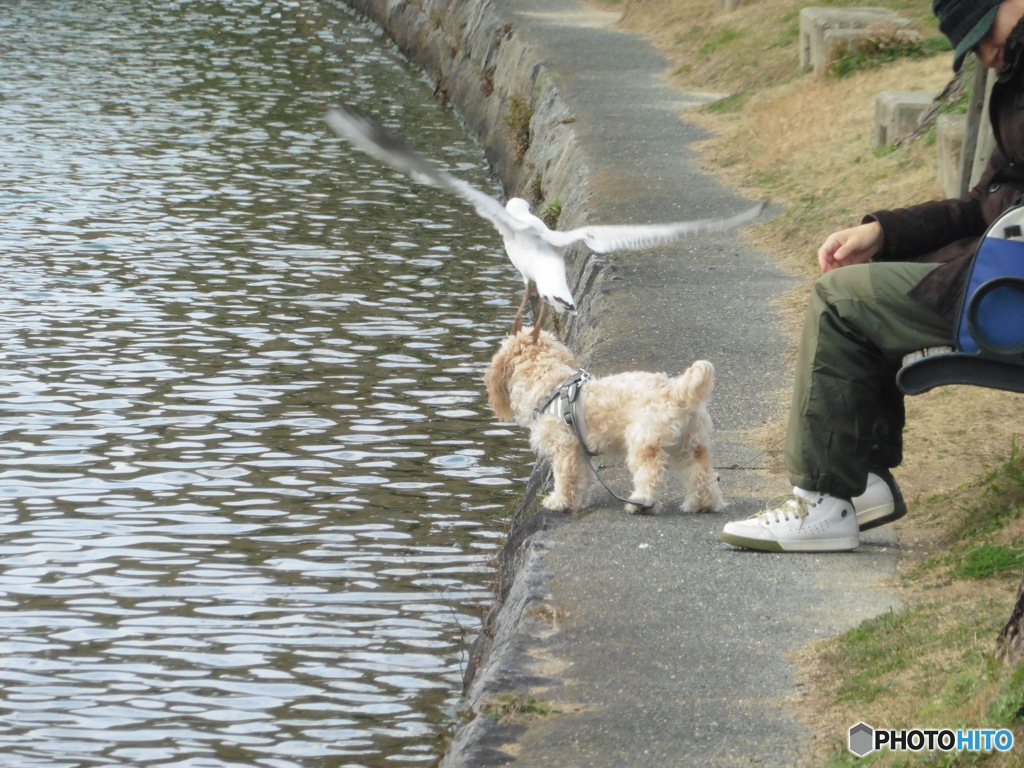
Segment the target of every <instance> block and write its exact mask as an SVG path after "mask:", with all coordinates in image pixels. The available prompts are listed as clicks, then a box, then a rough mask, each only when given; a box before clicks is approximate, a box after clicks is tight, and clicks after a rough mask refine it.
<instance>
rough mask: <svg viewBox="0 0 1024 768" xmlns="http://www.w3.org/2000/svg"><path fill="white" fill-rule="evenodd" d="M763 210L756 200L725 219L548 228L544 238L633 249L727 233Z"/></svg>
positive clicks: (559, 242) (595, 248)
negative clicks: (563, 228)
mask: <svg viewBox="0 0 1024 768" xmlns="http://www.w3.org/2000/svg"><path fill="white" fill-rule="evenodd" d="M763 210H764V203H758V204H757V205H754V206H752V207H750V208H748V209H747V210H745V211H742V212H740V213H737V214H736V215H734V216H727V217H724V218H715V219H697V220H695V221H680V222H677V223H675V224H637V225H631V224H622V225H614V224H613V225H592V226H586V227H580V228H579V229H570V230H566V231H565V232H557V231H551V232H550V233H549V234H548V235H546V236H545V238H546V239H547V240H548V242H550V243H551V244H552V245H556V246H560V247H565V246H567V245H571V244H572V243H575V242H579V241H581V240H582V241H583V242H584V243H586V245H587V247H588V248H590V249H591V250H592V251H595V252H597V253H610V252H612V251H636V250H641V249H643V248H652V247H654V246H656V245H665V244H666V243H671V242H673V241H674V240H680V239H682V238H684V237H695V236H697V235H706V234H710V233H712V232H728V231H729V230H732V229H736V228H737V227H742V226H743V225H744V224H749V223H750V222H752V221H754V219H756V218H757V217H758V216H760V215H761V212H762V211H763Z"/></svg>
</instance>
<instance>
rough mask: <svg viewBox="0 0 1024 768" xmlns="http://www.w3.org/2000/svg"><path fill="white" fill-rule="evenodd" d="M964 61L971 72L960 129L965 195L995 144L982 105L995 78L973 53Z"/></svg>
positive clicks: (962, 188)
mask: <svg viewBox="0 0 1024 768" xmlns="http://www.w3.org/2000/svg"><path fill="white" fill-rule="evenodd" d="M968 62H969V63H970V66H971V67H972V68H973V70H974V74H973V77H972V78H971V90H970V96H969V97H968V102H967V129H966V130H965V131H964V143H963V151H962V152H961V153H960V194H961V195H965V194H966V193H967V192H968V191H969V190H970V189H971V188H972V187H973V186H974V185H975V184H976V183H977V181H978V179H979V178H980V176H981V173H982V171H984V170H985V165H986V164H987V163H988V158H989V155H991V154H992V148H993V147H994V146H995V138H994V137H993V135H992V124H991V123H990V122H989V120H988V111H987V110H986V109H985V106H986V105H987V104H988V96H989V93H991V91H992V84H993V83H994V82H995V79H994V77H992V72H991V71H990V70H989V69H987V68H986V67H983V66H982V65H981V62H979V61H978V59H977V58H976V57H975V56H973V55H971V56H970V57H969V58H968Z"/></svg>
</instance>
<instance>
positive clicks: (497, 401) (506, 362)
mask: <svg viewBox="0 0 1024 768" xmlns="http://www.w3.org/2000/svg"><path fill="white" fill-rule="evenodd" d="M506 346H507V345H505V344H502V346H501V349H499V350H498V351H497V352H495V353H494V357H492V358H491V367H490V368H488V369H487V373H485V374H484V386H485V387H487V402H488V403H489V404H490V406H491V410H492V411H494V415H495V416H497V417H498V418H499V419H501V421H512V420H513V418H514V416H515V414H514V413H513V412H512V401H511V399H510V397H509V391H508V384H509V381H511V379H512V373H513V371H515V365H513V363H512V355H510V354H509V353H508V350H507V349H506Z"/></svg>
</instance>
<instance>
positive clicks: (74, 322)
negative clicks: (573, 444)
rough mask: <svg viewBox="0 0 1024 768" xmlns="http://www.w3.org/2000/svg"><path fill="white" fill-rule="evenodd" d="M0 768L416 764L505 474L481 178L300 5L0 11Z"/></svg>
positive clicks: (313, 8)
mask: <svg viewBox="0 0 1024 768" xmlns="http://www.w3.org/2000/svg"><path fill="white" fill-rule="evenodd" d="M0 73H2V75H0V157H2V159H3V162H2V163H0V280H2V284H3V290H2V293H0V765H2V766H13V767H14V768H22V767H23V766H25V767H30V766H31V767H34V766H40V767H42V766H45V767H46V768H55V767H57V766H192V767H194V768H198V767H200V766H201V767H202V768H220V767H221V766H268V767H270V768H288V767H291V766H329V767H331V768H333V767H334V766H396V765H402V766H406V765H428V764H429V763H430V762H431V761H432V760H434V759H435V758H436V755H437V752H438V749H439V747H438V737H439V734H441V733H442V732H443V730H444V729H445V728H446V727H447V726H448V725H449V724H450V721H451V710H452V708H453V705H454V704H455V703H456V701H457V697H458V691H459V685H460V678H461V674H462V669H463V666H464V664H465V661H466V648H465V643H466V640H467V638H468V636H471V635H472V634H473V633H475V632H476V631H477V627H478V625H479V612H480V609H481V607H482V606H483V604H485V603H486V602H488V601H489V599H490V595H491V593H490V582H491V579H492V571H491V563H490V560H491V558H492V556H493V555H494V553H495V551H496V549H497V548H498V547H499V546H500V543H501V539H502V536H503V535H504V532H505V524H504V523H505V521H504V520H503V519H502V515H503V514H504V513H505V511H506V510H507V509H508V508H509V507H510V506H511V503H512V501H513V500H514V499H515V498H517V497H518V494H519V491H520V481H521V480H522V478H523V476H524V475H526V474H527V473H528V467H529V464H530V458H529V456H528V454H527V453H526V452H525V451H526V446H525V438H524V437H523V436H520V435H519V434H518V433H516V434H512V433H511V432H510V431H509V430H506V429H504V428H501V427H496V426H495V425H494V423H493V418H492V417H491V416H490V414H489V412H488V410H487V407H486V399H485V396H484V393H483V388H482V385H481V383H480V376H481V374H482V372H483V370H484V368H485V366H486V362H487V360H488V359H489V357H490V354H491V352H492V351H493V348H494V346H495V344H496V341H497V340H498V339H499V338H500V336H501V335H502V334H503V333H504V331H505V329H506V328H507V326H508V324H509V322H510V319H511V315H512V313H513V311H514V309H515V305H516V303H517V299H518V292H519V290H520V281H519V278H518V276H517V275H516V273H515V272H514V270H513V269H512V267H511V266H510V265H509V264H508V262H507V260H506V259H505V257H504V255H503V253H502V251H501V246H500V241H498V239H497V237H496V235H495V233H494V232H493V230H491V229H490V228H489V227H487V226H486V225H484V224H482V222H480V221H479V220H478V219H477V218H476V216H474V215H473V214H472V212H471V211H470V210H469V209H468V208H467V207H466V206H464V205H462V204H461V203H459V202H458V201H455V200H453V199H451V198H449V197H448V196H446V195H444V194H443V193H440V192H434V191H432V190H429V189H426V188H424V187H411V186H409V185H408V184H407V183H406V180H405V179H404V178H403V177H401V176H399V175H396V174H393V173H390V172H388V171H385V170H384V169H382V168H381V167H380V166H379V165H377V164H376V163H375V162H374V161H372V160H370V159H369V158H366V157H365V156H362V155H359V156H353V154H352V153H351V151H350V150H349V149H348V147H347V145H345V144H344V143H343V142H341V141H340V140H339V139H337V138H336V137H335V136H333V135H332V134H331V133H330V131H329V130H328V129H327V128H326V126H325V124H324V122H323V119H322V118H323V114H324V112H325V111H326V108H327V107H328V106H329V105H330V104H331V103H334V102H337V101H345V102H349V103H354V104H356V105H359V106H361V107H363V108H364V109H366V110H368V111H371V112H373V113H375V114H377V115H379V116H381V117H382V118H383V119H384V120H385V121H386V122H389V123H391V124H392V125H393V126H395V127H400V128H401V130H403V131H406V132H413V136H414V137H415V142H414V143H416V144H417V145H418V146H420V147H421V148H423V149H425V150H426V151H428V152H430V153H431V154H433V155H434V156H435V157H437V158H438V159H439V160H441V161H442V162H443V163H444V164H445V165H446V166H447V167H449V168H451V169H453V170H455V171H456V172H457V173H458V174H459V175H461V176H462V177H464V178H466V179H467V180H470V181H471V182H473V183H474V184H477V185H481V186H484V187H485V188H490V189H491V190H492V191H496V188H495V187H494V185H493V184H492V182H490V181H489V180H488V178H487V175H486V169H485V167H484V164H483V161H482V155H481V153H480V151H479V150H478V148H477V147H476V146H475V145H473V144H472V143H471V142H469V141H468V140H467V139H466V138H465V136H464V135H463V133H462V132H461V130H460V129H459V126H458V124H457V123H456V121H455V120H454V119H453V118H452V117H451V115H449V114H447V113H445V112H444V111H442V110H441V108H439V107H438V105H437V103H436V101H435V99H434V98H433V95H432V93H431V90H430V88H429V86H428V85H427V84H425V83H423V82H421V81H420V80H419V79H418V76H417V74H416V73H415V72H414V71H412V70H410V69H409V68H408V67H407V66H406V65H405V64H404V63H403V62H402V61H401V59H400V58H399V57H398V56H397V55H396V54H395V53H393V52H392V51H390V50H389V49H388V48H387V47H386V46H385V45H384V44H383V43H382V42H381V40H380V38H379V37H378V35H377V33H376V32H375V31H374V30H373V29H372V28H370V27H368V26H366V25H365V24H364V23H362V22H361V21H359V20H356V19H355V18H354V17H353V16H352V15H351V14H350V13H349V12H348V11H346V10H344V8H342V7H340V6H338V5H335V4H332V3H330V2H326V1H318V0H291V1H289V0H276V1H273V0H217V1H206V0H179V1H177V2H174V1H171V0H9V2H7V3H5V4H4V13H3V14H0Z"/></svg>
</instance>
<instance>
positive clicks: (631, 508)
mask: <svg viewBox="0 0 1024 768" xmlns="http://www.w3.org/2000/svg"><path fill="white" fill-rule="evenodd" d="M634 501H636V502H638V503H636V504H627V505H626V511H627V512H629V514H631V515H649V514H651V513H652V512H653V511H654V502H651V503H650V504H649V505H648V503H647V502H646V501H644V500H643V499H634Z"/></svg>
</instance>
